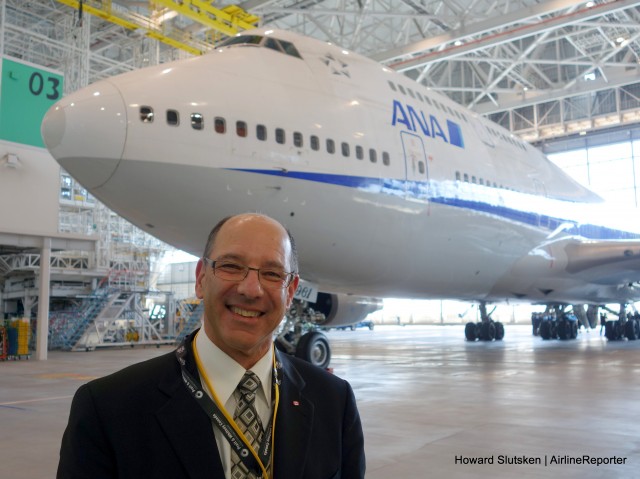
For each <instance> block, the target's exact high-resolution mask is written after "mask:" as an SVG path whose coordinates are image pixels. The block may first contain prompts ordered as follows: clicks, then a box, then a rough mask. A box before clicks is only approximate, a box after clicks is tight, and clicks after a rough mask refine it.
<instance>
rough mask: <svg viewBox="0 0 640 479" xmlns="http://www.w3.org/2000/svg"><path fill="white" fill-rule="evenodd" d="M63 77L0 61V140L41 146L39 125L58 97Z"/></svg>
mask: <svg viewBox="0 0 640 479" xmlns="http://www.w3.org/2000/svg"><path fill="white" fill-rule="evenodd" d="M62 88H63V76H62V75H60V74H59V73H54V72H52V71H49V70H45V69H43V68H39V67H36V66H34V65H31V64H28V63H23V62H19V61H16V60H9V59H8V58H3V59H2V83H1V85H0V139H3V140H7V141H13V142H16V143H22V144H25V145H31V146H39V147H44V143H43V141H42V136H41V135H40V124H41V123H42V118H44V115H45V113H46V112H47V110H48V109H49V108H50V107H51V105H53V104H54V103H55V102H57V101H58V100H59V99H60V98H62V92H63V89H62Z"/></svg>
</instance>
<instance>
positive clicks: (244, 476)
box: [231, 371, 264, 479]
mask: <svg viewBox="0 0 640 479" xmlns="http://www.w3.org/2000/svg"><path fill="white" fill-rule="evenodd" d="M259 387H260V379H259V378H258V376H256V375H255V374H254V373H252V372H251V371H247V372H245V373H244V376H242V379H241V380H240V383H239V384H238V387H237V388H236V390H235V391H234V393H233V394H234V396H235V398H236V401H237V406H236V412H235V414H234V415H233V419H234V420H235V422H236V424H237V425H238V427H239V428H240V430H241V431H242V433H243V434H244V436H245V437H246V438H247V440H248V441H249V443H250V444H251V446H252V447H253V449H254V450H255V451H257V450H258V448H259V447H260V442H261V441H262V436H263V435H264V430H263V428H262V421H261V420H260V417H259V416H258V413H257V411H256V405H255V402H256V391H257V390H258V388H259ZM231 477H232V478H233V479H253V478H255V477H256V476H255V475H254V474H253V473H251V472H249V470H248V469H247V467H246V466H245V465H244V464H243V463H242V461H241V460H240V458H239V457H238V455H237V454H236V453H235V451H231Z"/></svg>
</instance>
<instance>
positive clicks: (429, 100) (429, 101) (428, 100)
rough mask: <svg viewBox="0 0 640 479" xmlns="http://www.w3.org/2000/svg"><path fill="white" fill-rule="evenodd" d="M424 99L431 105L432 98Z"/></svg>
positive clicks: (426, 97)
mask: <svg viewBox="0 0 640 479" xmlns="http://www.w3.org/2000/svg"><path fill="white" fill-rule="evenodd" d="M424 99H425V100H426V102H427V103H428V104H429V105H431V98H429V97H428V96H426V95H425V97H424Z"/></svg>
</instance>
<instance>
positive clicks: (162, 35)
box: [57, 0, 259, 55]
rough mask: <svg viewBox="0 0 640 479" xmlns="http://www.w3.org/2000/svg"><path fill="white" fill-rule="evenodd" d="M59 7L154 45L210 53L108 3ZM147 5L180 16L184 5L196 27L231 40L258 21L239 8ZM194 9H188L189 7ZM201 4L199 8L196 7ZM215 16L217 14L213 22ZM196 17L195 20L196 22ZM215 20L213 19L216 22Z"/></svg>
mask: <svg viewBox="0 0 640 479" xmlns="http://www.w3.org/2000/svg"><path fill="white" fill-rule="evenodd" d="M57 1H58V2H59V3H62V4H64V5H67V6H69V7H72V8H75V9H76V10H80V9H82V11H86V12H88V13H90V14H92V15H95V16H97V17H100V18H102V19H103V20H107V21H109V22H112V23H115V24H117V25H120V26H122V27H124V28H127V29H129V30H144V31H145V35H146V36H148V37H150V38H154V39H156V40H158V41H161V42H163V43H166V44H167V45H170V46H172V47H174V48H179V49H181V50H185V51H187V52H189V53H191V54H192V55H202V54H203V53H205V52H207V51H209V50H211V49H212V48H213V44H211V43H207V42H204V41H200V40H197V39H195V38H193V37H192V36H191V35H190V34H189V33H186V32H182V31H180V30H177V29H175V30H173V31H167V30H165V28H164V27H163V23H162V22H159V21H157V20H154V19H152V18H149V17H145V16H143V15H139V14H135V13H131V12H127V11H126V10H125V9H124V8H122V9H118V8H115V9H114V8H113V7H112V2H111V0H57ZM150 3H161V4H171V5H169V6H170V8H172V9H175V10H176V11H178V12H182V10H183V9H184V7H185V5H187V7H186V8H187V9H188V10H189V14H188V15H187V14H186V13H185V16H188V17H189V18H192V19H196V20H197V21H198V22H199V23H202V24H204V25H207V26H209V27H211V28H212V29H215V30H217V31H220V32H222V33H224V34H225V35H228V36H233V35H235V34H236V33H238V32H239V31H240V30H243V29H248V28H254V26H255V25H253V24H252V23H250V22H253V23H257V22H258V20H259V19H258V17H255V16H253V15H250V14H248V13H246V12H245V11H244V10H242V9H241V8H240V7H236V6H233V5H230V6H228V7H226V8H225V9H224V10H218V9H215V8H213V7H211V5H208V4H206V3H204V2H201V1H197V2H196V1H194V2H189V0H177V1H175V2H172V1H165V0H153V1H152V2H150ZM196 3H197V4H198V5H194V7H193V8H192V7H191V5H192V4H196ZM199 4H202V7H201V6H200V5H199ZM215 12H220V13H219V14H218V15H216V16H215V18H212V17H211V15H215ZM196 17H197V18H196ZM216 18H217V19H216Z"/></svg>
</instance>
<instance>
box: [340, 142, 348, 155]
mask: <svg viewBox="0 0 640 479" xmlns="http://www.w3.org/2000/svg"><path fill="white" fill-rule="evenodd" d="M340 146H341V148H342V156H346V157H348V156H349V155H350V154H351V151H350V148H349V143H346V142H344V141H343V142H342V145H340Z"/></svg>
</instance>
